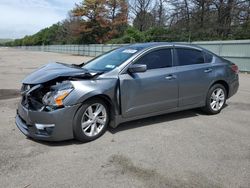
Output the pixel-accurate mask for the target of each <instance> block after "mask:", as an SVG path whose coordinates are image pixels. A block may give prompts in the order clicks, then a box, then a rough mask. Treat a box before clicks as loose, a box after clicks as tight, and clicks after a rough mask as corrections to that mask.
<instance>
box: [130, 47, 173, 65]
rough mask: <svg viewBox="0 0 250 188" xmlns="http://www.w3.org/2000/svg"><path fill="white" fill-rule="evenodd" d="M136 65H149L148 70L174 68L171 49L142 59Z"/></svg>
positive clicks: (155, 52)
mask: <svg viewBox="0 0 250 188" xmlns="http://www.w3.org/2000/svg"><path fill="white" fill-rule="evenodd" d="M135 64H144V65H147V69H158V68H165V67H171V66H172V53H171V49H160V50H156V51H153V52H149V53H148V54H146V55H144V56H143V57H141V58H140V59H139V60H137V62H136V63H135Z"/></svg>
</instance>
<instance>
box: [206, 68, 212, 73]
mask: <svg viewBox="0 0 250 188" xmlns="http://www.w3.org/2000/svg"><path fill="white" fill-rule="evenodd" d="M212 70H213V69H211V68H208V69H205V70H204V72H205V73H209V72H212Z"/></svg>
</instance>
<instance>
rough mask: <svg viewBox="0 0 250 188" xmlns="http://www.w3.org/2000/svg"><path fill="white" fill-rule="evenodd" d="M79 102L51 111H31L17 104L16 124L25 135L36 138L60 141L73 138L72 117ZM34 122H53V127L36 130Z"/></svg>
mask: <svg viewBox="0 0 250 188" xmlns="http://www.w3.org/2000/svg"><path fill="white" fill-rule="evenodd" d="M79 107H80V104H78V105H74V106H71V107H65V108H61V109H57V110H55V111H51V112H38V111H31V110H29V109H27V108H25V107H24V106H22V104H21V103H19V105H18V110H17V115H16V125H17V127H18V128H19V130H20V131H21V132H22V133H23V134H24V135H26V136H29V137H32V138H34V139H38V140H46V141H61V140H68V139H72V138H74V136H73V127H72V126H73V118H74V115H75V113H76V111H77V109H78V108H79ZM35 124H55V126H54V127H53V128H45V129H44V130H38V129H37V128H36V126H35Z"/></svg>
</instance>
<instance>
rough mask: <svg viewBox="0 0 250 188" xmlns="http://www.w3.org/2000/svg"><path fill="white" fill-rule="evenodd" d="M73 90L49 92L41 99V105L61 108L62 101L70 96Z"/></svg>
mask: <svg viewBox="0 0 250 188" xmlns="http://www.w3.org/2000/svg"><path fill="white" fill-rule="evenodd" d="M72 90H73V88H69V89H62V90H56V91H50V92H48V93H46V94H45V95H44V97H43V104H45V105H48V106H52V107H61V106H63V100H64V99H65V98H66V97H67V96H68V95H69V94H70V92H71V91H72Z"/></svg>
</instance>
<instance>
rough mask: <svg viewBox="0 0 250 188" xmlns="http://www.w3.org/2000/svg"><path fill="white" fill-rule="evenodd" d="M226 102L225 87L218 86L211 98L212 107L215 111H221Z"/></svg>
mask: <svg viewBox="0 0 250 188" xmlns="http://www.w3.org/2000/svg"><path fill="white" fill-rule="evenodd" d="M224 102H225V93H224V91H223V89H221V88H217V89H215V90H214V91H213V92H212V95H211V98H210V107H211V108H212V110H214V111H219V110H220V109H221V108H222V107H223V105H224Z"/></svg>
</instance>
